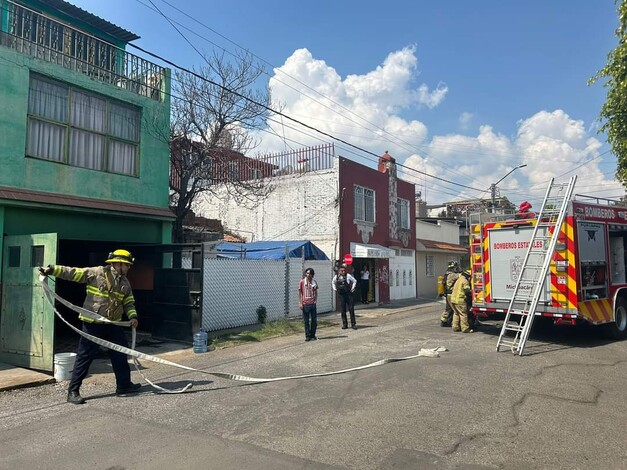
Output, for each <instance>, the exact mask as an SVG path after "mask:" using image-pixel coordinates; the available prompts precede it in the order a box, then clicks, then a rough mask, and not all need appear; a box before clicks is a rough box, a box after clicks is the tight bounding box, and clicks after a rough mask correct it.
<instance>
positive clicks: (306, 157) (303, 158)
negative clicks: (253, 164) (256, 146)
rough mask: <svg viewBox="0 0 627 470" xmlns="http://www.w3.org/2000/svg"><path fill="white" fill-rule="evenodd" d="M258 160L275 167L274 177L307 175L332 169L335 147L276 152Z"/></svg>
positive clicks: (321, 146)
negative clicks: (297, 174) (296, 174)
mask: <svg viewBox="0 0 627 470" xmlns="http://www.w3.org/2000/svg"><path fill="white" fill-rule="evenodd" d="M257 158H258V159H259V160H261V161H263V162H265V163H270V164H272V165H275V166H276V170H275V175H289V174H294V173H307V172H310V171H320V170H326V169H329V168H333V162H334V160H335V146H334V145H333V144H332V143H330V144H322V145H315V146H313V147H307V148H302V149H296V150H290V151H287V152H278V153H273V154H269V155H263V156H260V157H257Z"/></svg>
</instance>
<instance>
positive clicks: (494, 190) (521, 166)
mask: <svg viewBox="0 0 627 470" xmlns="http://www.w3.org/2000/svg"><path fill="white" fill-rule="evenodd" d="M526 166H527V164H526V163H525V164H523V165H518V166H517V167H516V168H512V169H511V170H509V172H507V174H506V175H505V176H503V177H502V178H501V179H500V180H498V181H497V182H496V183H492V184H491V185H490V193H491V195H492V207H491V210H490V212H492V213H494V206H495V205H496V185H497V184H499V183H500V182H501V181H503V180H504V179H505V178H507V177H508V176H509V175H511V174H512V173H513V172H514V171H516V170H518V169H519V168H524V167H526Z"/></svg>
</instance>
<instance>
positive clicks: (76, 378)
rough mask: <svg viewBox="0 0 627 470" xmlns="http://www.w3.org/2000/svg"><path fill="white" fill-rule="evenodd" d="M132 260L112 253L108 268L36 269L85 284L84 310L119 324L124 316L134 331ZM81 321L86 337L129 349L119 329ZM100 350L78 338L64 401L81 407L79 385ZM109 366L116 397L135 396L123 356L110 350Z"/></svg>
mask: <svg viewBox="0 0 627 470" xmlns="http://www.w3.org/2000/svg"><path fill="white" fill-rule="evenodd" d="M134 261H135V259H134V258H133V257H132V255H131V253H130V252H128V251H126V250H115V251H113V252H111V253H109V256H108V257H107V260H106V263H107V266H96V267H93V268H70V267H67V266H58V265H54V266H52V265H48V266H47V267H45V268H44V267H41V268H39V272H40V273H41V274H42V275H44V276H48V275H52V276H54V277H57V278H60V279H65V280H66V281H72V282H79V283H82V284H87V286H86V290H87V296H86V297H85V302H84V303H83V308H85V309H87V310H91V311H92V312H95V313H97V314H98V315H100V316H103V317H105V318H107V319H109V320H111V321H121V320H122V316H123V315H125V316H126V318H127V319H128V320H130V322H131V326H132V327H133V328H137V325H138V320H137V312H136V310H135V298H134V297H133V292H132V290H131V283H130V282H129V280H128V278H127V277H126V273H127V272H128V270H129V269H130V267H131V266H132V265H133V262H134ZM78 318H80V319H81V320H82V321H83V331H84V332H85V333H87V334H89V335H92V336H96V337H98V338H101V339H104V340H107V341H110V342H112V343H115V344H119V345H120V346H124V347H128V342H127V341H126V335H125V333H124V329H123V328H122V327H121V326H119V325H111V324H108V323H104V322H100V321H97V320H94V319H92V318H89V317H86V316H83V315H82V314H81V315H79V317H78ZM98 350H99V346H98V345H97V344H96V343H94V342H93V341H91V340H89V339H87V338H85V337H84V336H81V337H80V339H79V341H78V350H77V354H76V362H75V364H74V370H73V371H72V378H71V379H70V385H69V386H68V393H67V401H68V402H69V403H73V404H75V405H82V404H83V403H85V399H84V398H83V397H81V395H80V388H81V384H82V383H83V380H84V379H85V377H87V374H88V373H89V366H90V365H91V363H92V361H93V360H94V357H96V354H97V353H98ZM109 356H110V358H111V366H112V367H113V373H114V374H115V381H116V385H117V386H116V389H115V393H116V394H118V395H125V394H129V393H135V392H137V390H139V388H140V387H141V384H134V383H133V382H131V369H130V368H129V366H128V358H127V356H126V354H122V353H119V352H117V351H113V350H111V349H110V350H109Z"/></svg>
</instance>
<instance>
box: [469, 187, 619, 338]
mask: <svg viewBox="0 0 627 470" xmlns="http://www.w3.org/2000/svg"><path fill="white" fill-rule="evenodd" d="M536 223H537V218H532V217H528V216H527V215H524V214H511V215H503V214H489V213H481V214H472V215H471V216H470V217H469V229H470V265H471V266H470V267H471V271H472V296H473V299H472V309H473V312H474V313H475V315H477V316H478V317H479V318H482V317H483V318H486V317H496V316H497V315H500V314H503V313H505V312H507V308H508V305H509V302H510V299H511V298H512V294H513V292H514V289H515V286H516V282H517V280H518V276H519V274H520V270H521V266H522V263H523V261H524V258H525V253H526V252H527V249H528V247H529V243H530V240H531V236H532V232H533V227H534V225H535V224H536ZM545 230H548V231H550V232H551V233H553V231H554V230H555V226H554V225H553V226H552V227H548V228H546V229H545ZM626 257H627V207H625V206H621V205H619V203H618V202H617V201H611V200H606V199H600V198H590V197H586V196H579V195H577V196H575V197H573V198H572V200H571V201H569V202H568V212H567V213H566V218H565V221H564V223H563V225H562V227H561V230H560V232H559V234H558V239H557V245H556V248H555V251H554V252H553V253H552V255H551V264H550V269H549V273H548V274H547V278H546V282H545V283H544V289H543V291H542V293H541V297H540V301H539V302H538V307H537V308H536V311H535V315H536V316H542V317H547V318H550V319H552V320H553V322H554V323H555V324H558V325H575V324H577V323H578V322H588V323H591V324H593V325H603V328H604V329H606V332H607V333H608V334H609V335H610V336H611V337H613V338H617V339H621V338H625V337H627V279H626V273H625V264H626ZM532 288H533V286H532V285H523V284H522V281H521V286H520V287H519V289H532Z"/></svg>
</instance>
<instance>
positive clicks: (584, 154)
mask: <svg viewBox="0 0 627 470" xmlns="http://www.w3.org/2000/svg"><path fill="white" fill-rule="evenodd" d="M601 147H602V143H601V142H600V141H599V140H598V139H596V138H594V137H590V135H589V134H588V133H587V132H586V129H585V125H584V122H583V121H580V120H574V119H572V118H570V116H568V114H567V113H566V112H564V111H563V110H559V109H558V110H555V111H553V112H548V111H540V112H538V113H536V114H534V115H533V116H531V117H529V118H527V119H523V120H521V121H519V122H518V132H517V133H516V135H515V136H513V137H508V136H505V135H502V134H498V133H495V132H494V130H493V129H492V127H490V126H487V125H483V126H481V128H480V130H479V133H478V134H477V135H476V136H463V135H446V136H434V137H433V138H432V139H431V141H430V142H429V143H428V145H427V146H426V147H425V151H424V153H423V155H422V156H419V155H414V156H412V157H410V158H408V159H407V161H406V164H407V165H409V166H412V167H415V168H416V169H419V170H421V171H426V172H427V173H430V174H434V175H438V176H440V177H442V178H445V179H447V180H450V181H454V182H457V183H461V184H464V185H467V186H471V187H473V188H478V189H483V190H487V189H488V188H489V187H490V185H491V184H492V183H496V182H498V181H499V179H501V178H502V177H503V176H505V175H507V174H508V173H509V172H510V170H512V169H513V168H515V167H517V166H519V165H522V164H526V165H527V166H526V167H524V168H520V169H517V170H515V171H514V172H512V173H511V174H510V175H508V176H507V177H506V178H505V179H503V180H502V181H501V182H500V183H499V185H498V188H499V189H500V192H501V194H502V195H504V196H507V197H508V198H509V199H510V200H512V201H513V202H521V201H523V200H530V201H531V200H533V201H535V204H534V205H535V206H536V207H537V206H539V204H540V202H541V200H542V197H543V196H544V193H545V192H546V188H547V185H548V182H549V180H550V178H551V177H555V179H556V182H566V181H567V180H568V178H570V176H572V175H574V174H576V175H577V177H578V180H577V185H576V188H575V192H576V193H579V194H589V195H594V196H596V197H610V196H612V197H613V196H617V195H621V194H624V189H623V188H622V186H621V185H620V184H619V183H618V182H616V181H615V180H614V178H613V169H614V167H613V166H612V164H606V163H605V162H604V161H603V159H602V158H601V155H600V149H601ZM425 155H428V158H426V159H425V158H424V156H425ZM442 170H444V171H442ZM604 172H605V173H609V174H604ZM405 173H406V175H407V177H408V178H411V172H405ZM415 181H416V182H417V183H419V184H422V185H424V177H416V178H415ZM430 184H431V191H430V193H431V196H432V198H431V201H429V202H434V203H435V202H441V201H446V200H453V199H455V197H451V193H458V196H457V198H458V199H461V198H473V197H484V198H487V197H489V192H487V191H485V192H476V191H471V190H467V189H463V188H459V187H457V188H456V187H455V186H452V185H446V184H444V183H439V182H434V181H431V183H430ZM427 187H429V180H427ZM423 191H424V190H423Z"/></svg>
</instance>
